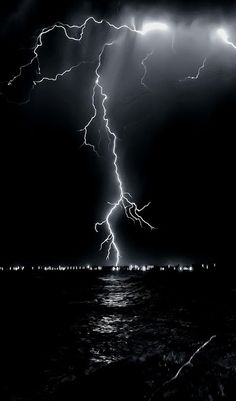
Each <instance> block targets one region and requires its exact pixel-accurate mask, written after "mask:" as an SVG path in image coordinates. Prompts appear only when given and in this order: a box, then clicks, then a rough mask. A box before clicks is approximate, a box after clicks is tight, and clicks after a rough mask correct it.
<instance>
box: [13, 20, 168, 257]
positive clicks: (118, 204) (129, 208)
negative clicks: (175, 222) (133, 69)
mask: <svg viewBox="0 0 236 401" xmlns="http://www.w3.org/2000/svg"><path fill="white" fill-rule="evenodd" d="M90 21H91V22H93V23H95V24H99V25H101V24H103V23H104V24H106V25H108V26H109V27H110V28H112V29H114V30H116V31H120V30H122V29H127V30H128V31H130V32H134V33H135V34H138V35H146V34H148V33H149V32H150V31H166V30H168V26H167V25H166V24H165V23H161V22H150V23H144V24H143V26H142V29H141V30H138V29H136V27H135V23H134V21H132V27H130V26H128V25H126V24H124V25H120V26H116V25H114V24H112V23H110V22H109V21H107V20H105V19H101V20H96V19H95V18H94V17H88V18H87V19H86V20H85V21H84V22H83V24H81V25H69V24H64V23H61V22H57V23H55V24H53V25H51V26H49V27H46V28H43V29H42V30H41V32H40V33H39V35H38V36H37V37H36V41H35V45H34V47H33V49H32V50H33V57H32V58H31V60H30V61H29V62H28V63H26V64H23V65H22V66H20V68H19V71H18V73H17V74H16V75H14V76H13V78H11V79H10V80H9V81H7V84H8V86H11V85H12V84H13V83H14V82H15V81H16V80H17V79H19V78H21V77H22V75H23V72H24V70H25V69H27V68H28V67H31V66H33V65H34V64H35V63H36V73H37V75H39V76H41V67H40V61H39V53H38V52H39V49H40V48H41V47H42V46H43V38H44V36H45V35H47V34H48V33H49V32H52V31H54V30H55V29H59V30H62V31H63V32H64V34H65V36H66V38H67V39H69V40H72V41H76V42H81V40H82V39H83V36H84V32H85V29H86V27H87V24H88V23H89V22H90ZM74 30H76V32H75V33H74V34H73V35H72V34H71V32H72V31H73V32H74ZM115 43H116V42H115V41H112V42H107V43H105V44H104V45H103V47H102V50H101V52H100V53H99V56H98V63H97V65H96V69H95V82H94V85H93V88H92V97H91V105H92V110H93V112H92V116H91V117H90V119H89V120H88V122H87V123H86V124H85V126H84V127H83V128H81V129H80V130H79V131H80V132H83V144H82V145H86V146H88V147H91V149H92V150H93V151H94V152H95V153H96V154H97V155H98V152H97V150H96V148H95V146H94V145H93V144H91V143H89V142H88V129H89V128H90V126H91V124H92V123H93V122H94V120H95V119H96V117H97V114H98V112H97V108H96V104H95V97H96V95H97V94H98V95H99V98H100V104H101V106H102V118H103V123H104V129H105V130H106V132H107V134H108V137H109V140H110V142H111V143H112V158H113V169H114V175H115V180H116V185H117V189H118V196H117V198H116V200H115V202H113V203H111V202H108V204H109V205H110V208H109V209H108V211H107V214H106V216H105V218H104V219H103V220H102V221H100V222H96V224H95V230H96V232H98V231H99V227H102V226H105V227H106V230H107V237H106V238H105V239H104V240H103V242H102V243H101V245H100V250H102V249H103V247H104V245H105V244H106V245H107V254H106V259H109V258H110V255H111V252H112V251H113V252H114V254H115V264H116V265H118V264H119V261H120V251H119V248H118V245H117V242H116V236H115V232H114V229H113V226H112V218H113V216H114V215H115V213H116V212H117V210H118V209H119V208H121V209H122V210H123V211H124V213H125V216H126V217H127V218H128V219H130V220H132V221H133V222H134V223H135V222H138V223H139V224H140V226H141V227H143V226H147V227H148V228H150V229H151V230H153V229H154V228H155V227H154V226H152V225H151V224H150V223H149V222H148V221H147V220H145V219H144V217H143V216H142V212H143V211H144V210H145V209H146V208H147V207H148V206H149V205H150V202H148V203H147V204H145V205H144V206H142V207H138V206H137V204H136V203H135V202H134V201H133V200H132V196H131V195H130V193H128V192H125V191H124V188H123V182H122V178H121V175H120V171H119V163H118V162H119V159H118V152H117V139H118V138H117V135H116V133H115V132H114V131H113V130H112V129H111V127H110V122H109V118H108V116H107V109H106V103H107V100H108V96H107V94H106V93H105V91H104V88H103V86H102V84H101V76H100V69H101V64H102V57H103V54H104V52H105V49H106V48H107V47H110V46H113V45H114V44H115ZM152 53H153V52H151V53H149V54H148V55H147V56H146V57H145V58H144V59H143V60H142V66H143V68H144V75H143V76H142V78H141V84H142V85H143V86H146V85H145V82H144V80H145V77H146V74H147V68H146V64H145V62H146V61H147V60H148V58H149V57H150V56H151V55H152ZM84 63H86V61H82V62H80V63H78V64H76V65H73V66H71V67H69V68H67V69H66V70H64V71H63V72H60V73H57V74H56V75H55V76H54V77H47V76H43V77H42V76H41V77H40V78H39V79H35V80H33V88H34V87H35V86H36V85H37V84H41V83H43V82H45V81H53V82H56V81H57V80H58V79H59V78H61V77H63V76H64V75H66V74H68V73H70V72H71V71H72V70H74V69H75V68H78V67H79V66H80V65H82V64H84ZM33 88H32V89H33ZM28 101H29V100H27V101H26V102H25V103H27V102H28Z"/></svg>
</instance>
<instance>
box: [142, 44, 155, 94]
mask: <svg viewBox="0 0 236 401" xmlns="http://www.w3.org/2000/svg"><path fill="white" fill-rule="evenodd" d="M153 53H154V50H152V51H151V52H149V53H148V54H147V55H146V56H145V57H144V58H143V59H142V61H141V64H142V66H143V70H144V72H143V76H142V77H141V85H142V86H144V88H145V89H148V90H150V89H149V87H148V86H147V85H146V84H145V79H146V76H147V65H146V61H147V60H148V59H149V58H150V57H151V56H152V55H153Z"/></svg>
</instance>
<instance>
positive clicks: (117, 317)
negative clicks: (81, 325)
mask: <svg viewBox="0 0 236 401" xmlns="http://www.w3.org/2000/svg"><path fill="white" fill-rule="evenodd" d="M100 280H102V282H103V284H104V286H103V291H101V292H100V293H99V294H98V295H97V304H98V306H100V307H101V308H102V313H101V314H100V313H97V314H96V316H95V315H93V316H92V317H91V319H90V325H91V326H92V332H93V333H94V334H95V335H96V341H94V346H93V347H92V348H91V350H90V354H91V362H92V363H93V364H94V363H106V364H109V363H111V362H114V361H118V360H121V359H123V357H124V351H128V349H127V340H128V339H129V337H130V335H131V333H133V331H134V330H135V328H134V324H135V322H136V321H137V319H138V317H137V316H135V315H133V313H132V314H131V315H130V314H129V313H128V314H127V313H125V309H126V308H128V307H129V306H131V305H132V303H133V302H132V297H133V296H135V297H137V293H138V287H137V283H136V284H135V283H134V282H130V277H124V276H123V277H122V276H119V275H117V274H111V275H110V276H108V277H101V278H100ZM120 308H122V312H121V311H119V310H120Z"/></svg>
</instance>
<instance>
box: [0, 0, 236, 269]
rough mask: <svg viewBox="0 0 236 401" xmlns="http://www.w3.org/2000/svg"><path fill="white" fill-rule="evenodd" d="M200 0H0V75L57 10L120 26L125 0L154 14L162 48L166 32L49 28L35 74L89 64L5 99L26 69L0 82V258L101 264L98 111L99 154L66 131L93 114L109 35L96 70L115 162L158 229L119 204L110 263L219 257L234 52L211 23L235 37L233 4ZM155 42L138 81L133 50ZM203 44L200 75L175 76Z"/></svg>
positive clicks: (109, 181) (106, 195) (126, 12)
mask: <svg viewBox="0 0 236 401" xmlns="http://www.w3.org/2000/svg"><path fill="white" fill-rule="evenodd" d="M212 3H214V6H213V5H212V4H211V3H210V2H209V1H208V2H203V1H198V2H186V4H187V5H186V4H185V2H183V1H180V2H176V1H162V2H156V4H159V6H155V7H154V2H145V5H143V4H142V3H141V2H137V1H136V2H134V1H133V2H129V7H126V5H125V4H124V3H122V2H117V1H112V2H109V1H100V2H94V1H93V2H87V3H85V2H78V1H65V0H64V1H60V2H56V1H54V0H53V1H40V0H37V1H36V0H24V1H22V2H21V1H18V2H16V1H14V2H13V1H8V2H5V4H4V2H2V3H1V6H0V9H1V28H0V38H1V65H0V80H1V81H6V80H9V79H10V78H12V76H14V75H15V74H16V73H17V72H18V71H19V70H18V69H19V66H20V65H22V64H24V63H27V62H28V61H29V60H30V58H31V57H32V50H31V48H32V46H33V43H34V35H35V34H38V33H39V30H40V29H41V28H42V27H44V26H48V25H51V24H53V23H54V22H56V21H58V20H59V21H62V22H68V23H73V24H81V23H82V22H83V20H84V19H85V18H86V17H87V16H89V15H94V16H95V17H98V18H102V17H105V18H107V19H109V20H111V21H112V22H114V23H117V24H119V23H122V22H123V21H124V22H125V23H128V22H129V21H130V20H131V16H132V10H134V11H133V15H135V16H136V18H137V19H136V21H137V24H142V15H144V16H145V17H147V18H148V17H149V18H151V19H152V20H155V19H160V15H161V16H162V18H165V20H166V21H167V22H168V23H170V24H171V27H172V28H173V29H176V38H175V46H174V51H173V49H172V47H171V39H172V37H171V35H170V34H168V33H167V34H164V33H163V32H162V33H157V34H156V33H155V34H151V35H150V36H148V37H145V38H141V39H140V38H138V37H137V35H135V34H132V33H127V32H125V33H121V34H119V35H117V33H116V32H112V31H111V29H108V28H107V27H105V26H94V24H90V25H89V28H88V30H87V31H86V34H85V37H84V40H83V44H82V45H78V43H76V42H73V43H72V42H71V41H68V40H66V39H65V37H64V36H63V34H62V32H60V33H58V32H55V33H53V34H51V35H50V36H48V39H45V46H44V47H43V49H42V50H40V60H41V67H42V73H43V74H45V75H50V74H51V75H55V74H56V73H57V72H61V71H62V70H63V69H65V68H68V66H70V65H73V64H75V63H77V62H78V61H80V60H84V59H86V60H89V62H90V63H89V64H87V65H83V66H81V67H80V68H78V69H76V70H74V71H73V72H72V73H71V74H69V75H67V76H65V77H63V78H62V79H60V80H58V81H57V82H56V83H51V82H48V83H42V84H41V85H39V86H37V87H36V88H35V89H34V90H33V91H32V93H31V101H30V102H29V103H27V104H25V105H19V104H17V103H21V102H24V101H25V100H26V99H27V98H28V97H29V94H30V89H31V85H32V80H33V79H35V72H34V71H35V68H28V69H27V70H25V71H24V74H23V76H22V77H21V78H20V79H19V80H17V82H15V84H14V85H12V87H11V88H9V87H7V85H6V84H5V83H2V84H1V85H0V92H1V96H0V102H1V135H0V141H1V144H0V152H1V157H0V163H1V166H0V172H1V173H0V174H1V176H0V180H1V208H0V221H1V254H0V263H2V264H4V263H29V264H30V263H33V264H35V263H47V264H48V263H71V262H73V263H77V264H80V263H92V264H104V263H105V257H106V252H105V250H104V252H99V245H100V243H101V241H103V239H104V236H105V234H106V232H105V231H104V230H101V231H100V232H99V233H98V234H97V233H96V232H95V231H94V223H95V222H96V221H98V220H102V219H103V218H104V215H105V213H106V211H107V209H108V205H107V201H111V202H112V201H114V197H115V196H116V188H115V187H114V180H113V170H112V159H111V156H110V152H109V149H108V140H107V135H106V133H105V132H104V130H103V126H102V122H101V117H100V118H99V117H98V119H97V120H96V122H95V123H94V124H93V126H92V127H91V129H90V130H89V139H90V141H91V142H92V143H94V144H95V145H96V146H97V148H98V150H99V153H100V157H97V156H96V155H95V154H94V153H93V152H92V151H91V150H90V149H89V148H86V147H81V145H82V142H83V137H82V134H81V133H80V132H79V131H78V130H79V129H81V128H83V126H84V125H85V124H86V122H87V120H88V119H89V118H90V116H91V113H92V109H91V90H92V84H93V82H94V70H95V67H96V59H97V57H98V53H99V52H100V50H101V46H102V44H103V43H104V41H106V40H107V39H108V38H110V37H111V38H118V37H119V38H120V42H119V44H118V45H117V47H116V48H115V47H114V48H113V49H109V50H108V51H107V52H106V54H105V56H104V60H103V61H104V63H103V69H102V70H101V77H102V83H103V85H104V88H105V90H106V93H107V94H108V96H109V101H108V115H109V119H110V122H111V126H112V128H113V129H114V130H115V132H116V133H117V135H118V137H119V141H118V154H119V165H120V172H121V175H122V178H123V182H124V186H125V189H126V190H127V191H128V192H130V193H131V194H132V195H133V198H134V200H135V201H136V202H137V204H138V205H140V206H142V205H144V204H145V203H147V202H149V201H151V205H150V207H149V208H147V209H146V210H145V212H144V216H145V218H147V219H148V221H150V222H151V223H152V224H153V225H154V226H155V227H157V230H154V231H150V230H148V228H143V229H141V228H140V227H139V225H138V223H136V224H133V223H132V222H131V221H130V220H127V219H126V218H125V217H124V214H123V213H122V211H121V212H120V214H119V216H117V217H116V218H115V219H114V229H115V232H116V235H117V243H118V245H119V248H120V252H121V256H122V259H121V264H127V263H160V262H163V261H164V262H166V263H170V262H176V263H178V262H182V261H191V262H198V261H206V260H207V261H212V262H214V261H220V260H222V259H221V258H222V255H223V259H224V257H225V251H223V249H224V244H225V243H227V249H228V250H229V249H230V248H231V246H232V245H231V244H232V239H231V236H230V234H229V232H230V229H231V228H232V227H233V215H234V213H233V212H234V209H233V204H234V199H233V192H234V185H233V182H234V173H233V161H232V160H233V156H234V125H235V105H236V50H234V49H233V48H231V47H228V46H227V45H225V44H224V43H222V42H221V41H220V40H218V42H217V41H216V40H215V41H214V40H212V39H211V38H209V32H210V30H211V29H212V30H213V31H214V29H215V28H217V27H218V26H222V25H223V26H226V27H227V26H228V25H229V27H230V29H229V31H230V39H231V40H232V41H233V42H234V43H235V42H236V28H235V26H236V25H235V21H236V10H235V6H233V2H231V3H230V2H220V1H214V2H212ZM234 16H235V19H234ZM227 24H228V25H227ZM211 27H212V28H211ZM153 49H154V54H153V57H152V58H151V59H150V60H149V61H148V63H147V65H148V73H147V77H146V84H147V86H148V88H150V90H145V88H144V87H142V86H141V85H140V79H141V77H142V75H143V69H142V65H141V60H142V59H143V57H145V55H146V54H147V53H148V52H150V51H151V50H153ZM206 55H207V63H206V68H205V69H204V71H202V73H201V75H200V77H199V79H198V80H186V81H183V82H182V81H180V80H181V79H183V78H184V77H186V76H188V75H195V74H196V72H197V69H198V67H199V66H200V65H201V63H202V60H203V58H204V57H205V56H206ZM98 110H100V108H99V105H98ZM100 111H101V110H100ZM113 260H114V258H111V261H110V263H112V261H113ZM108 263H109V262H108Z"/></svg>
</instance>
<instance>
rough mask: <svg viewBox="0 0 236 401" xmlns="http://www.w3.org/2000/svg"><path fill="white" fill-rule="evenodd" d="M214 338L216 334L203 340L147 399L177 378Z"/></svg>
mask: <svg viewBox="0 0 236 401" xmlns="http://www.w3.org/2000/svg"><path fill="white" fill-rule="evenodd" d="M214 338H216V335H215V334H214V335H213V336H211V337H210V338H209V339H208V340H207V341H205V342H204V343H203V344H202V345H201V346H200V347H199V348H198V349H197V350H196V351H195V352H194V353H193V354H192V355H191V356H190V358H189V359H188V360H187V362H185V363H184V364H183V365H182V366H181V367H180V368H179V369H178V370H177V372H176V373H175V375H174V376H173V377H171V378H170V379H169V380H167V381H165V382H164V383H163V384H162V386H161V387H160V388H158V389H156V390H155V391H154V392H153V393H152V394H151V396H150V398H149V401H151V400H152V399H153V397H154V396H155V395H156V394H157V393H158V391H159V390H160V389H161V388H163V387H165V386H167V385H168V384H170V383H171V382H173V381H174V380H177V379H178V377H179V375H180V374H181V372H182V370H183V369H184V368H186V366H190V365H191V363H192V360H193V358H195V356H196V355H197V354H198V353H199V352H200V351H201V350H202V349H203V348H205V347H206V346H207V345H208V344H209V343H210V342H211V341H212V340H213V339H214Z"/></svg>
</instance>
